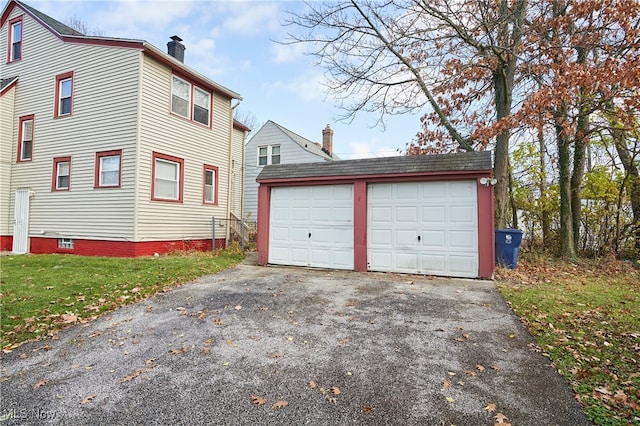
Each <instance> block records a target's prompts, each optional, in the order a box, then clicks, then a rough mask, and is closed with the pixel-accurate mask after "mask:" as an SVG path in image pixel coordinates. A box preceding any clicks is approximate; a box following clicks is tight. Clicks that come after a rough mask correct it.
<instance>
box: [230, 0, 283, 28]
mask: <svg viewBox="0 0 640 426" xmlns="http://www.w3.org/2000/svg"><path fill="white" fill-rule="evenodd" d="M229 5H230V7H229V8H228V11H229V12H231V16H229V17H228V18H227V19H225V21H224V23H223V24H222V26H223V28H224V30H225V31H228V32H231V33H233V34H242V35H255V34H259V33H263V32H273V31H275V30H277V29H279V28H280V7H279V5H278V4H277V3H257V2H246V3H245V2H231V3H229Z"/></svg>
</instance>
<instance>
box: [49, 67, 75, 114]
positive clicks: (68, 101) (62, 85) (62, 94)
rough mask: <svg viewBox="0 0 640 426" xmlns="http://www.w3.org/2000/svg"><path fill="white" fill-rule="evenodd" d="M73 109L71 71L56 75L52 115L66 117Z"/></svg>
mask: <svg viewBox="0 0 640 426" xmlns="http://www.w3.org/2000/svg"><path fill="white" fill-rule="evenodd" d="M72 111H73V71H70V72H66V73H64V74H59V75H57V76H56V105H55V110H54V113H53V116H54V117H66V116H68V115H71V113H72Z"/></svg>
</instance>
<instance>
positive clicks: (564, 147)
mask: <svg viewBox="0 0 640 426" xmlns="http://www.w3.org/2000/svg"><path fill="white" fill-rule="evenodd" d="M563 116H565V115H563ZM556 137H557V139H558V169H559V182H558V183H559V186H560V255H561V256H562V257H565V258H569V259H574V258H575V257H576V251H575V245H574V240H573V226H572V215H571V149H570V145H571V142H570V140H569V138H568V137H567V136H566V135H565V134H564V132H563V128H562V123H561V119H560V118H559V117H557V118H556Z"/></svg>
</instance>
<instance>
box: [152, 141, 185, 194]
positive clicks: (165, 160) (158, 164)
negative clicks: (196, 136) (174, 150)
mask: <svg viewBox="0 0 640 426" xmlns="http://www.w3.org/2000/svg"><path fill="white" fill-rule="evenodd" d="M183 167H184V160H182V159H181V158H177V157H172V156H169V155H165V154H159V153H156V152H154V153H153V196H152V199H153V200H158V201H176V202H182V184H183V182H182V180H183V179H182V176H183V174H182V173H183Z"/></svg>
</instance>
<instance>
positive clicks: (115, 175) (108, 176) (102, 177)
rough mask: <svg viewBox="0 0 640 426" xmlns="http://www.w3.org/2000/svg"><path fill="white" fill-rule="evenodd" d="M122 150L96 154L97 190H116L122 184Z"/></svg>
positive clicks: (95, 182)
mask: <svg viewBox="0 0 640 426" xmlns="http://www.w3.org/2000/svg"><path fill="white" fill-rule="evenodd" d="M121 165H122V150H116V151H104V152H97V153H96V169H95V170H96V172H95V178H94V184H93V186H94V187H95V188H114V187H116V188H117V187H120V184H121Z"/></svg>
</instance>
